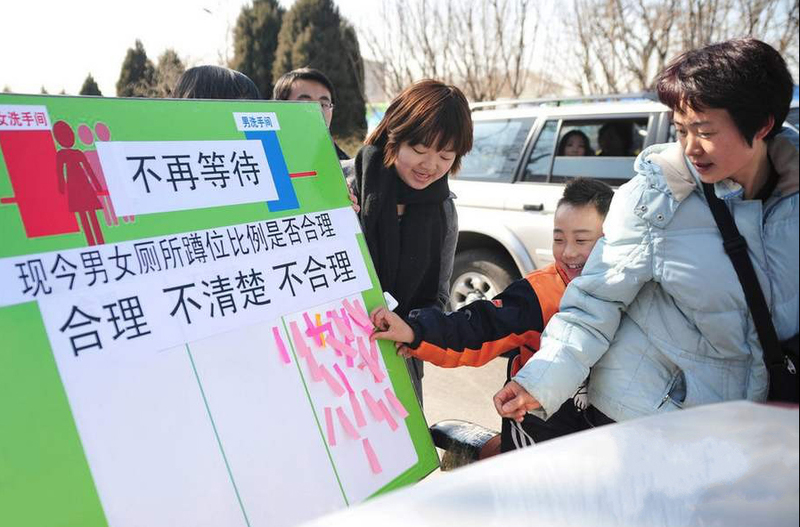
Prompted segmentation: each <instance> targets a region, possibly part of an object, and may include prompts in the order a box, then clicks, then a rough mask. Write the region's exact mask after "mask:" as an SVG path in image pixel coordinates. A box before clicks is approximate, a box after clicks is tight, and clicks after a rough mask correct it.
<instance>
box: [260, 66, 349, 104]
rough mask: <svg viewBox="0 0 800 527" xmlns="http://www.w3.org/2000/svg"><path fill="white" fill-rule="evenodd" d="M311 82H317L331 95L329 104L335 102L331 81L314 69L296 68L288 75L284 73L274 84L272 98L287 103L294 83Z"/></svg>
mask: <svg viewBox="0 0 800 527" xmlns="http://www.w3.org/2000/svg"><path fill="white" fill-rule="evenodd" d="M300 80H302V81H311V82H318V83H319V84H322V85H323V86H325V87H326V88H327V89H328V92H330V94H331V102H336V101H335V100H334V99H335V98H336V94H335V93H334V89H333V84H332V83H331V80H330V79H329V78H328V77H326V76H325V74H324V73H322V72H321V71H319V70H315V69H314V68H298V69H296V70H292V71H290V72H288V73H284V74H283V75H281V76H280V78H279V79H278V80H277V82H275V88H273V90H272V98H273V99H275V100H276V101H288V100H289V95H290V94H291V93H292V85H294V83H295V81H300Z"/></svg>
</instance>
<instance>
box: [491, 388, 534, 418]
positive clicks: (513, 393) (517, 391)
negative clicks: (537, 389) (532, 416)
mask: <svg viewBox="0 0 800 527" xmlns="http://www.w3.org/2000/svg"><path fill="white" fill-rule="evenodd" d="M541 406H542V405H541V404H539V401H537V400H536V399H534V398H533V396H532V395H531V394H529V393H528V392H527V391H525V388H523V387H522V386H520V385H519V384H517V383H516V382H514V381H510V382H509V383H508V384H506V385H505V386H503V389H501V390H500V391H499V392H497V393H496V394H495V396H494V407H495V409H496V410H497V413H498V414H500V416H502V417H505V418H507V419H513V420H515V421H516V422H518V423H521V422H522V420H523V419H524V418H525V414H526V413H528V411H530V410H536V409H537V408H541Z"/></svg>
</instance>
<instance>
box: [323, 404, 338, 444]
mask: <svg viewBox="0 0 800 527" xmlns="http://www.w3.org/2000/svg"><path fill="white" fill-rule="evenodd" d="M325 426H326V428H327V429H328V444H329V445H330V446H336V433H335V432H334V430H333V412H332V411H331V409H330V407H328V406H326V407H325Z"/></svg>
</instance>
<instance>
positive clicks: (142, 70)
mask: <svg viewBox="0 0 800 527" xmlns="http://www.w3.org/2000/svg"><path fill="white" fill-rule="evenodd" d="M154 80H155V68H154V67H153V63H152V61H151V60H150V59H148V58H147V53H146V52H145V50H144V46H143V45H142V41H141V40H139V39H136V44H135V45H134V47H133V48H128V52H127V53H126V54H125V60H123V61H122V69H121V70H120V72H119V80H118V81H117V96H118V97H147V96H148V95H149V92H150V90H151V88H152V86H153V82H154Z"/></svg>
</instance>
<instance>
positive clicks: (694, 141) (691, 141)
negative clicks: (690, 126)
mask: <svg viewBox="0 0 800 527" xmlns="http://www.w3.org/2000/svg"><path fill="white" fill-rule="evenodd" d="M683 149H684V152H686V155H687V156H688V157H697V156H699V155H701V154H702V153H703V147H702V146H701V145H700V141H699V140H698V138H697V136H696V135H695V134H692V133H688V134H686V139H684V145H683Z"/></svg>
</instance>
